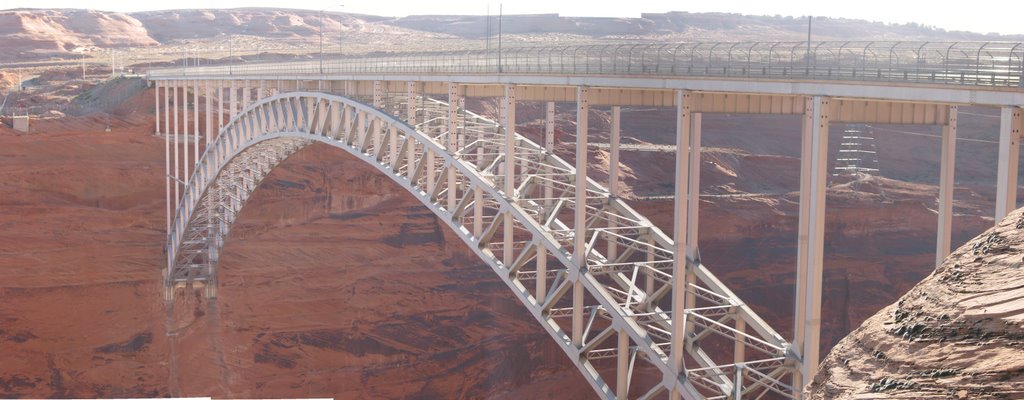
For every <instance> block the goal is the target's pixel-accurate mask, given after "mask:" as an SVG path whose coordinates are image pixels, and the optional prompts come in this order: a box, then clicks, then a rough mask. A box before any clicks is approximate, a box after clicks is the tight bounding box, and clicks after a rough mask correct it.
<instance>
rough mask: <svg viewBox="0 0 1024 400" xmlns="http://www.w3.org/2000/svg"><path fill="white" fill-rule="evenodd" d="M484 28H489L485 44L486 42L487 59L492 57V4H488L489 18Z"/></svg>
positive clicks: (485, 36) (485, 21)
mask: <svg viewBox="0 0 1024 400" xmlns="http://www.w3.org/2000/svg"><path fill="white" fill-rule="evenodd" d="M484 26H486V27H487V34H486V35H484V42H486V45H485V47H486V50H487V53H486V54H487V58H490V56H491V3H487V18H486V19H485V20H484Z"/></svg>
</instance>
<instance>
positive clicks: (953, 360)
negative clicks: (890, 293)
mask: <svg viewBox="0 0 1024 400" xmlns="http://www.w3.org/2000/svg"><path fill="white" fill-rule="evenodd" d="M1022 254H1024V209H1020V210H1017V211H1015V212H1013V213H1011V214H1010V215H1009V216H1007V217H1006V218H1005V219H1003V221H1001V222H1000V223H999V224H998V225H997V226H996V227H994V228H992V229H989V230H988V231H986V232H985V233H983V234H981V235H980V236H978V237H976V238H974V239H973V240H971V241H969V242H967V244H965V245H963V246H962V247H960V248H959V249H958V250H956V251H955V252H954V253H953V254H952V255H950V256H949V257H948V258H947V259H946V260H945V262H943V264H942V266H940V267H939V268H938V269H937V270H936V271H935V272H934V273H932V274H931V275H929V276H928V277H927V278H925V279H924V280H923V281H921V283H919V284H918V285H917V286H915V287H914V288H912V289H911V290H910V291H909V292H908V293H907V294H906V295H904V296H903V297H901V298H900V299H899V300H898V301H897V302H896V303H895V304H892V305H890V306H888V307H885V308H883V309H882V310H881V311H879V312H878V313H877V314H875V315H874V316H873V317H871V318H869V319H868V320H867V321H864V323H863V324H862V325H861V326H860V327H859V328H857V329H856V330H854V331H853V333H851V334H850V335H849V336H847V337H846V338H845V339H843V340H842V341H840V342H839V344H838V345H836V347H835V348H834V349H832V352H831V353H830V354H829V355H828V356H827V357H826V359H825V360H824V362H823V364H822V368H821V371H820V372H819V373H818V375H817V376H816V377H815V378H814V381H813V383H812V384H811V385H810V386H809V391H810V395H811V398H814V399H851V398H875V397H874V396H881V397H891V398H902V399H947V398H960V399H978V398H1003V399H1006V398H1022V397H1024V273H1022V271H1024V270H1022V268H1024V267H1022V265H1024V259H1022V258H1021V256H1022ZM872 394H875V395H874V396H872Z"/></svg>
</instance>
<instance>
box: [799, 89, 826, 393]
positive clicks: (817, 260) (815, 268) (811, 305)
mask: <svg viewBox="0 0 1024 400" xmlns="http://www.w3.org/2000/svg"><path fill="white" fill-rule="evenodd" d="M828 110H829V99H828V98H827V97H821V96H814V97H812V98H809V99H808V100H807V106H806V108H805V114H804V123H803V129H802V131H803V132H802V137H803V138H802V140H801V147H802V148H801V152H800V161H801V171H800V217H799V218H800V219H799V220H798V225H799V233H798V235H799V237H798V241H797V242H798V243H797V277H796V278H797V279H796V281H797V283H796V285H797V287H796V293H797V298H796V313H795V314H796V329H795V338H794V340H793V348H794V349H795V350H796V351H798V352H799V355H800V360H801V362H800V368H799V370H798V371H795V372H794V374H793V376H794V386H796V387H798V388H799V387H802V385H803V384H804V383H805V380H809V379H811V378H812V377H813V376H814V374H815V373H817V371H818V362H819V340H820V337H821V332H820V329H821V281H822V272H823V268H824V265H823V261H824V254H823V252H824V249H825V242H824V239H825V194H826V191H827V189H828V187H827V186H826V183H827V182H826V176H827V175H828V125H829V115H828Z"/></svg>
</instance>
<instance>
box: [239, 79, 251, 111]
mask: <svg viewBox="0 0 1024 400" xmlns="http://www.w3.org/2000/svg"><path fill="white" fill-rule="evenodd" d="M251 100H252V93H251V92H250V91H249V80H248V79H246V80H244V81H242V110H245V109H247V108H249V102H250V101H251ZM239 111H241V110H239Z"/></svg>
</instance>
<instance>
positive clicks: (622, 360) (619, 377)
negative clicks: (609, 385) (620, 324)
mask: <svg viewBox="0 0 1024 400" xmlns="http://www.w3.org/2000/svg"><path fill="white" fill-rule="evenodd" d="M618 335H619V343H618V352H617V354H616V362H615V398H616V399H618V400H626V398H628V397H629V333H626V330H625V329H619V332H618Z"/></svg>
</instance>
